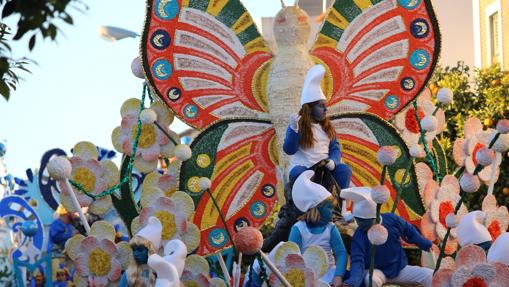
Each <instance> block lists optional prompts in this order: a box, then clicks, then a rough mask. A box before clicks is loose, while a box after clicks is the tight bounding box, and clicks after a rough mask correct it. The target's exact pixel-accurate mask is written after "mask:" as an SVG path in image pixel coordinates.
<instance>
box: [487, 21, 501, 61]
mask: <svg viewBox="0 0 509 287" xmlns="http://www.w3.org/2000/svg"><path fill="white" fill-rule="evenodd" d="M488 21H489V41H490V56H491V57H490V60H491V63H500V52H501V51H500V50H501V49H500V42H499V37H500V30H499V21H500V20H499V13H498V11H497V12H495V13H493V14H491V15H490V16H489V19H488Z"/></svg>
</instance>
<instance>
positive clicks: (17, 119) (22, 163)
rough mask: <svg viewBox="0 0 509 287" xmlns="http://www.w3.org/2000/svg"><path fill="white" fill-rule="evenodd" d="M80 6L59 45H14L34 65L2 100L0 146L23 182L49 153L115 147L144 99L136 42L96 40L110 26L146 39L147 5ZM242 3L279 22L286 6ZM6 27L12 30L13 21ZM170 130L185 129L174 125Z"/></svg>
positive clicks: (268, 0)
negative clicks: (130, 111)
mask: <svg viewBox="0 0 509 287" xmlns="http://www.w3.org/2000/svg"><path fill="white" fill-rule="evenodd" d="M83 1H84V2H85V3H87V4H88V6H89V9H88V10H87V12H86V13H85V14H82V13H80V12H78V11H72V15H73V18H74V23H75V25H73V26H68V25H67V26H65V25H61V28H62V30H63V33H64V34H65V35H60V36H59V37H58V38H57V40H58V41H57V43H54V42H50V41H44V42H43V41H42V40H41V39H38V41H37V45H36V47H35V49H34V51H33V52H32V53H29V52H28V51H27V49H26V47H25V46H26V41H25V42H23V44H21V43H13V45H12V46H13V50H14V52H13V53H14V55H15V56H17V57H22V56H27V57H28V58H30V59H33V60H35V61H37V65H31V66H30V70H31V71H32V74H25V75H23V76H24V78H25V80H24V81H22V82H21V83H20V84H19V88H18V90H17V91H15V92H14V93H13V94H12V95H11V99H10V100H9V101H5V100H4V99H3V98H0V141H2V142H3V141H6V146H7V154H6V155H5V159H4V163H5V164H6V165H7V168H8V171H9V172H10V173H11V174H13V175H14V176H17V177H24V176H25V170H26V169H27V168H34V167H37V166H38V164H39V161H40V159H41V157H42V155H43V153H44V152H45V151H47V150H49V149H52V148H62V149H64V150H66V151H67V152H68V151H69V150H70V149H71V148H72V147H73V146H74V144H75V143H77V142H79V141H83V140H87V141H91V142H93V143H94V144H96V145H98V146H102V147H105V148H109V149H113V146H112V144H111V139H110V137H111V131H112V130H113V129H114V128H115V127H116V126H118V125H120V106H121V105H122V103H123V102H124V101H125V100H126V99H128V98H132V97H140V95H141V87H142V80H141V79H138V78H135V77H134V76H133V75H132V74H131V68H130V66H131V61H132V59H133V58H134V57H135V56H136V55H137V54H138V51H139V38H138V39H124V40H122V41H118V42H113V43H111V42H107V41H104V40H102V39H101V38H99V36H98V34H97V32H96V29H97V26H99V25H112V26H118V27H122V28H126V29H129V30H132V31H136V32H138V33H141V29H142V28H143V22H144V18H145V1H144V0H88V1H87V0H83ZM242 2H243V3H244V5H245V6H246V8H247V9H248V11H249V12H250V13H251V15H252V16H253V18H259V17H262V16H274V15H275V14H276V13H277V11H278V10H279V9H280V7H281V5H280V2H279V1H278V0H243V1H242ZM285 2H287V4H288V5H292V4H293V1H288V0H287V1H285ZM126 3H129V4H126ZM261 3H263V5H262V4H261ZM6 22H7V23H8V24H12V19H7V21H6ZM172 128H173V129H174V130H175V131H181V130H183V129H184V128H185V126H183V125H182V124H179V123H175V124H174V125H173V127H172Z"/></svg>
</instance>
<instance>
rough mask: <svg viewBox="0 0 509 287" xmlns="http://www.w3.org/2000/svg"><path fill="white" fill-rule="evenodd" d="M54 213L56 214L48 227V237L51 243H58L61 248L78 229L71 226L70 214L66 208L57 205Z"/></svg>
mask: <svg viewBox="0 0 509 287" xmlns="http://www.w3.org/2000/svg"><path fill="white" fill-rule="evenodd" d="M55 215H56V216H58V217H57V218H56V219H55V220H54V221H53V222H52V223H51V226H50V229H49V237H50V239H51V242H53V244H56V245H58V247H60V248H62V247H64V246H65V243H66V242H67V240H68V239H69V238H71V237H72V236H73V235H74V234H77V233H78V231H77V230H76V229H75V228H74V227H73V226H72V223H71V222H72V215H71V213H69V212H67V210H66V209H65V208H64V207H63V206H62V205H59V206H58V208H57V210H56V211H55Z"/></svg>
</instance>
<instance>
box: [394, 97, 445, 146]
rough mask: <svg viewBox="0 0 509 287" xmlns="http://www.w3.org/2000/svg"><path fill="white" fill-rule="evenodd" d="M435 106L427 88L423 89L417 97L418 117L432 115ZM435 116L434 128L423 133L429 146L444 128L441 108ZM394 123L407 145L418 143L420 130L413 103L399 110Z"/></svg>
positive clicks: (443, 116) (443, 114) (422, 117)
mask: <svg viewBox="0 0 509 287" xmlns="http://www.w3.org/2000/svg"><path fill="white" fill-rule="evenodd" d="M435 109H436V106H435V105H434V104H433V102H432V101H431V92H430V90H429V89H428V88H426V89H424V90H423V91H422V92H421V94H420V95H419V96H418V98H417V112H418V114H419V119H421V120H422V119H424V118H425V117H426V116H433V112H434V111H435ZM434 117H435V118H436V124H437V125H436V129H434V131H430V132H427V133H426V135H425V139H426V143H427V144H428V146H430V147H431V142H432V141H433V139H434V138H435V137H436V135H438V134H440V133H441V132H443V131H444V129H445V113H444V111H443V110H442V109H438V111H437V112H436V114H435V115H434ZM394 123H395V125H396V127H397V128H398V130H400V131H401V133H402V136H403V139H404V140H405V141H406V142H407V144H408V145H409V146H413V145H416V144H418V143H419V138H420V130H419V123H418V122H417V119H416V117H415V109H414V106H413V105H408V107H406V108H404V109H403V110H401V111H400V112H399V113H398V114H397V115H396V117H395V120H394Z"/></svg>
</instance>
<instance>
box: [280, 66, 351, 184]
mask: <svg viewBox="0 0 509 287" xmlns="http://www.w3.org/2000/svg"><path fill="white" fill-rule="evenodd" d="M324 75H325V69H324V68H323V66H322V65H315V66H313V67H312V68H311V69H310V70H309V71H308V73H307V75H306V79H305V81H304V86H303V88H302V94H301V98H300V103H301V109H300V111H299V115H298V116H297V115H295V114H293V115H292V116H291V117H290V124H289V126H288V128H287V130H286V137H285V141H284V143H283V150H284V152H285V153H287V154H288V155H290V168H289V170H290V173H289V180H290V181H294V180H295V179H296V178H297V177H298V176H299V175H300V174H301V173H302V172H304V171H305V170H307V169H309V168H310V167H312V166H313V165H315V164H316V163H318V162H320V161H321V160H326V161H327V165H326V167H327V169H328V170H330V171H331V172H332V174H333V176H334V178H335V179H336V182H337V183H338V185H339V186H340V187H341V188H347V187H348V186H349V185H350V178H351V175H352V171H351V169H350V167H349V166H348V165H346V164H343V163H341V149H340V146H339V143H338V140H337V138H336V132H335V130H334V127H333V126H332V124H331V122H330V120H329V118H328V117H327V105H326V99H325V95H324V94H323V92H322V89H321V88H320V81H321V80H322V78H323V76H324Z"/></svg>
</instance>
